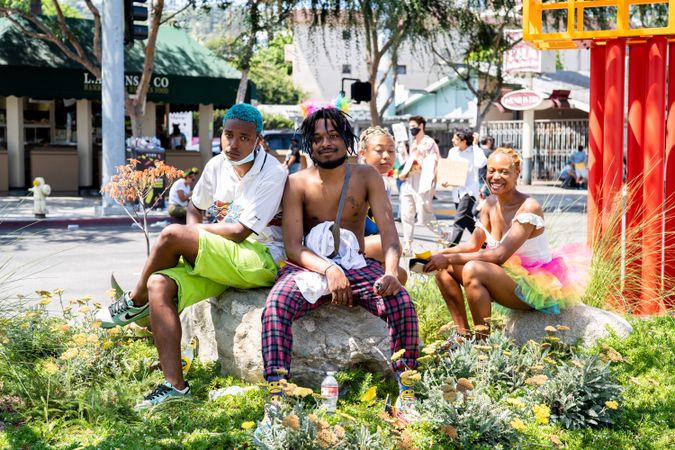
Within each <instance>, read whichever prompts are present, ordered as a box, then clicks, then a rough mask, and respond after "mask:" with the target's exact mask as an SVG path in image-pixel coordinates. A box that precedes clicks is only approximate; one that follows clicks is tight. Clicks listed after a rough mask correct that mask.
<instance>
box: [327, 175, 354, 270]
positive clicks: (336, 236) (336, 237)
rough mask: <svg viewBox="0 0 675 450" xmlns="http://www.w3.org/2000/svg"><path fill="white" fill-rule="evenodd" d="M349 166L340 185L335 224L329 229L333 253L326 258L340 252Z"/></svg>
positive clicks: (333, 256)
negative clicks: (341, 224)
mask: <svg viewBox="0 0 675 450" xmlns="http://www.w3.org/2000/svg"><path fill="white" fill-rule="evenodd" d="M349 166H350V164H347V168H346V170H345V181H344V183H343V184H342V192H340V203H338V210H337V216H336V217H335V222H334V223H333V225H331V227H330V231H331V233H333V248H334V250H333V253H331V254H330V255H329V256H328V257H329V258H331V259H332V258H335V257H336V256H337V255H338V253H339V252H340V219H341V218H342V208H343V207H344V205H345V198H346V197H347V187H348V186H349V175H350V174H349Z"/></svg>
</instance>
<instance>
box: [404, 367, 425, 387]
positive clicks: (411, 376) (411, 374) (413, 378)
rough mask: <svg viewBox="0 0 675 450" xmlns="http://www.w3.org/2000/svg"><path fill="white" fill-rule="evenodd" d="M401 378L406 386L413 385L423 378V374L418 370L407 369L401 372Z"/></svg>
mask: <svg viewBox="0 0 675 450" xmlns="http://www.w3.org/2000/svg"><path fill="white" fill-rule="evenodd" d="M400 378H401V383H402V384H403V385H404V386H413V385H414V384H415V383H417V382H418V381H420V380H421V379H422V375H421V374H420V373H419V372H418V371H416V370H406V371H404V372H401V375H400Z"/></svg>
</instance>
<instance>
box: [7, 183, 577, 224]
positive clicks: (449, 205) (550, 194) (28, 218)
mask: <svg viewBox="0 0 675 450" xmlns="http://www.w3.org/2000/svg"><path fill="white" fill-rule="evenodd" d="M518 189H519V190H520V191H521V192H524V193H526V194H529V195H531V196H533V197H535V198H536V199H537V200H538V201H539V203H541V205H542V206H543V207H544V211H546V212H553V211H556V212H561V211H562V212H585V211H586V198H587V191H585V190H568V189H562V188H560V187H556V185H555V184H554V183H552V182H536V181H535V182H534V183H533V184H532V185H520V186H518ZM393 201H394V208H395V210H396V209H397V208H398V206H397V205H398V196H397V195H394V196H393ZM100 203H101V198H100V197H48V198H47V210H48V212H47V218H46V219H36V218H35V216H34V215H33V198H32V197H31V196H22V197H14V196H9V197H0V230H17V229H20V228H23V227H28V226H29V227H31V228H61V227H62V228H66V227H67V226H68V225H77V226H87V225H91V226H94V225H98V226H100V225H120V224H131V223H132V221H131V219H130V218H129V217H128V216H127V215H126V214H124V211H122V210H120V215H118V216H104V217H101V216H98V215H97V214H96V209H95V207H96V206H97V205H100ZM434 212H435V213H436V215H437V216H438V219H439V220H449V219H452V218H453V215H454V213H455V205H454V203H453V202H452V194H451V192H449V191H438V192H437V193H436V200H434ZM169 220H170V218H169V216H168V214H167V213H166V210H157V211H154V210H153V211H150V214H149V221H150V222H151V223H154V222H161V221H169Z"/></svg>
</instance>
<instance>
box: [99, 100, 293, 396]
mask: <svg viewBox="0 0 675 450" xmlns="http://www.w3.org/2000/svg"><path fill="white" fill-rule="evenodd" d="M262 128H263V127H262V115H261V114H260V111H258V110H257V109H256V108H255V107H253V106H251V105H248V104H244V103H240V104H237V105H234V106H233V107H232V108H230V109H229V110H228V111H227V114H225V118H224V119H223V134H222V136H221V143H222V146H223V152H222V153H221V154H220V155H218V156H216V157H214V158H212V159H211V160H210V161H209V162H208V163H207V164H206V167H205V168H204V171H203V174H202V176H201V178H200V179H199V181H198V182H197V184H196V186H195V188H194V191H193V193H192V198H191V200H190V203H189V205H188V208H187V224H186V225H169V226H168V227H166V228H164V230H162V232H161V234H160V235H159V238H158V239H157V243H156V244H155V246H154V248H153V249H152V252H151V253H150V256H149V258H148V260H147V261H146V263H145V267H144V268H143V271H142V272H141V277H140V279H139V281H138V283H137V284H136V287H135V288H134V289H133V290H131V291H129V292H126V293H124V294H122V295H120V297H119V298H118V300H117V301H115V302H114V303H113V304H112V305H110V307H108V308H106V309H103V310H101V311H100V312H99V315H98V316H97V318H98V319H99V320H101V323H102V326H103V327H104V328H112V327H115V326H124V325H127V324H129V323H131V322H135V321H137V320H139V319H141V318H143V317H147V316H148V315H149V316H150V324H151V326H152V333H153V338H154V340H155V346H156V347H157V351H158V353H159V361H160V363H161V366H162V372H163V373H164V377H165V381H164V382H163V383H162V384H160V385H159V386H157V388H156V389H155V390H154V391H152V392H151V393H150V394H149V395H147V396H146V397H145V399H144V400H143V401H142V402H140V403H139V404H138V405H137V408H138V409H144V408H149V407H152V406H155V405H158V404H160V403H163V402H166V401H171V400H177V399H181V398H184V397H185V396H187V395H190V387H189V385H188V383H187V382H186V381H185V380H184V378H183V372H182V368H181V350H180V341H181V325H180V320H179V316H178V315H179V313H180V312H181V311H182V310H183V309H185V308H186V307H188V306H190V305H193V304H195V303H197V302H199V301H201V300H204V299H206V298H209V297H215V296H218V295H220V294H221V293H223V291H225V290H226V289H227V288H228V287H234V288H238V289H252V288H258V287H266V286H272V285H273V284H274V278H275V276H276V273H277V270H278V264H279V261H281V260H283V259H285V255H284V247H283V238H282V234H281V228H280V226H279V225H280V222H278V218H279V217H280V210H279V206H280V203H281V196H282V193H283V191H284V185H285V183H286V176H287V175H286V174H287V172H286V169H285V168H284V167H283V166H282V165H281V163H279V162H278V161H277V160H276V158H274V157H272V156H269V155H268V154H267V153H265V152H264V151H262V150H261V148H260V145H259V143H260V140H261V138H262ZM207 210H208V211H209V212H210V213H211V215H212V216H213V217H214V218H215V219H214V220H213V223H202V221H203V215H204V212H205V211H207Z"/></svg>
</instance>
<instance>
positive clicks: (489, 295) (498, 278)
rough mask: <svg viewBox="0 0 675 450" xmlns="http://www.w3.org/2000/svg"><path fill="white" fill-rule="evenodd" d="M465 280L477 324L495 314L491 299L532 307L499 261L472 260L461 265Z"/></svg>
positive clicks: (525, 307)
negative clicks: (518, 292) (522, 297)
mask: <svg viewBox="0 0 675 450" xmlns="http://www.w3.org/2000/svg"><path fill="white" fill-rule="evenodd" d="M462 281H463V284H464V291H465V292H466V299H467V302H468V303H469V309H470V310H471V316H472V318H473V323H474V326H475V325H483V326H486V325H487V324H486V321H485V319H487V318H489V317H490V316H491V315H492V300H494V301H496V302H497V303H499V304H500V305H502V306H506V307H507V308H511V309H517V310H522V311H527V310H531V309H532V307H531V306H530V305H528V304H526V303H524V302H523V301H522V300H520V299H519V298H518V297H517V296H516V282H515V281H513V279H512V278H511V277H509V276H508V275H507V273H506V271H504V269H503V268H502V267H501V266H499V265H497V264H493V263H488V262H484V261H469V262H468V263H466V264H465V265H464V268H463V269H462Z"/></svg>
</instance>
